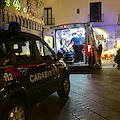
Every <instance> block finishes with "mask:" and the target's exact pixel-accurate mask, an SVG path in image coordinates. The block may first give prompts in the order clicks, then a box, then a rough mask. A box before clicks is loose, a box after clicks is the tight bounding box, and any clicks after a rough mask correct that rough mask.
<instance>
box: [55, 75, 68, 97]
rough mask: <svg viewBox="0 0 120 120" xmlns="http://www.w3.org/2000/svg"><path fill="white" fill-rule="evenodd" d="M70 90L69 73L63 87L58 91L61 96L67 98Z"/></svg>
mask: <svg viewBox="0 0 120 120" xmlns="http://www.w3.org/2000/svg"><path fill="white" fill-rule="evenodd" d="M69 92H70V81H69V75H68V76H67V77H66V79H65V80H64V81H63V83H62V85H61V89H60V90H58V91H57V93H58V95H59V96H60V97H61V98H66V97H68V95H69Z"/></svg>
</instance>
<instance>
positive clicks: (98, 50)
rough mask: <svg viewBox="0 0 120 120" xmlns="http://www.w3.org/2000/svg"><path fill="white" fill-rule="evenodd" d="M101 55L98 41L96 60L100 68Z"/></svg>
mask: <svg viewBox="0 0 120 120" xmlns="http://www.w3.org/2000/svg"><path fill="white" fill-rule="evenodd" d="M101 54H102V44H101V43H100V41H98V48H97V58H98V64H99V65H100V66H101Z"/></svg>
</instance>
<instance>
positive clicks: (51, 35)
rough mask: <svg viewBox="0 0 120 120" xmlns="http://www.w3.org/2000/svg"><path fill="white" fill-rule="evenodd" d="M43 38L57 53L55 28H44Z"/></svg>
mask: <svg viewBox="0 0 120 120" xmlns="http://www.w3.org/2000/svg"><path fill="white" fill-rule="evenodd" d="M43 39H44V40H45V42H47V43H48V45H49V46H50V47H51V48H52V49H53V50H54V51H55V53H57V48H56V39H55V30H54V29H49V28H44V29H43Z"/></svg>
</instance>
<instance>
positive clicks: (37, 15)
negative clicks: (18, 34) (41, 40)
mask: <svg viewBox="0 0 120 120" xmlns="http://www.w3.org/2000/svg"><path fill="white" fill-rule="evenodd" d="M4 2H5V6H4V7H3V6H2V7H1V9H0V28H1V29H8V25H9V22H11V21H15V22H18V23H19V24H20V25H21V28H22V31H25V32H30V33H33V34H36V35H38V36H41V33H42V27H43V26H44V20H43V16H44V5H43V3H42V1H41V0H3V3H4Z"/></svg>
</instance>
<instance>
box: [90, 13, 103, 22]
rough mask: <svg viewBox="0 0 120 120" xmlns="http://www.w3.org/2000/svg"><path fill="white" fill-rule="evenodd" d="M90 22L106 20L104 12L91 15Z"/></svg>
mask: <svg viewBox="0 0 120 120" xmlns="http://www.w3.org/2000/svg"><path fill="white" fill-rule="evenodd" d="M89 20H90V22H104V14H92V15H89Z"/></svg>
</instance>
